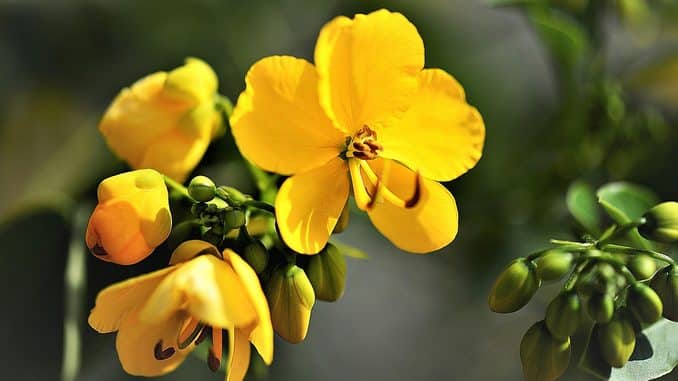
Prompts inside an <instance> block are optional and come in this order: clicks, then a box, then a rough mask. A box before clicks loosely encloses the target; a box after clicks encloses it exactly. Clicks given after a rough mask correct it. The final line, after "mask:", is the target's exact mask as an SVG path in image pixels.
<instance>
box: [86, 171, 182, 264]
mask: <svg viewBox="0 0 678 381" xmlns="http://www.w3.org/2000/svg"><path fill="white" fill-rule="evenodd" d="M97 197H98V198H99V204H98V205H97V206H96V208H95V209H94V212H93V213H92V216H91V217H90V219H89V224H88V225H87V233H86V235H85V241H86V242H87V247H88V248H89V249H90V251H91V252H92V254H94V255H96V256H97V257H98V258H100V259H103V260H104V261H108V262H114V263H118V264H121V265H131V264H134V263H137V262H139V261H141V260H142V259H144V258H146V257H147V256H148V255H149V254H151V253H152V252H153V250H154V249H155V248H156V247H157V246H158V245H160V244H161V243H163V242H164V241H165V240H166V239H167V236H168V235H169V233H170V231H171V230H172V215H171V214H170V209H169V200H168V198H167V188H166V187H165V180H164V178H163V176H162V175H161V174H160V173H158V172H156V171H154V170H152V169H140V170H136V171H131V172H126V173H122V174H119V175H116V176H113V177H109V178H107V179H105V180H104V181H102V182H101V184H99V188H98V190H97Z"/></svg>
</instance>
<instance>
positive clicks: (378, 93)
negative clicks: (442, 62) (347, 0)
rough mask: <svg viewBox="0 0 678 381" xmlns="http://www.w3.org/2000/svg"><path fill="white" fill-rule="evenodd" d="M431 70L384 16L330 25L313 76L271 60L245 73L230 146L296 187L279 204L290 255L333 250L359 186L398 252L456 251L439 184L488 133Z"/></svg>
mask: <svg viewBox="0 0 678 381" xmlns="http://www.w3.org/2000/svg"><path fill="white" fill-rule="evenodd" d="M423 66H424V45H423V42H422V40H421V38H420V37H419V34H418V33H417V30H416V28H415V27H414V25H412V24H411V23H410V22H409V21H408V20H407V19H406V18H405V17H404V16H403V15H401V14H399V13H391V12H389V11H386V10H379V11H376V12H373V13H370V14H368V15H361V14H359V15H356V16H355V18H354V19H349V18H346V17H338V18H335V19H334V20H332V21H331V22H330V23H328V24H327V25H325V27H323V29H322V30H321V32H320V35H319V37H318V41H317V44H316V48H315V66H314V65H312V64H311V63H309V62H307V61H305V60H303V59H298V58H294V57H288V56H273V57H267V58H264V59H262V60H260V61H259V62H257V63H255V64H254V65H253V66H252V68H251V69H250V70H249V72H248V73H247V77H246V80H245V81H246V85H247V87H246V89H245V91H244V92H243V93H242V94H241V95H240V97H239V98H238V102H237V105H236V107H235V110H234V112H233V114H232V116H231V120H230V122H231V126H232V129H233V135H234V136H235V139H236V142H237V144H238V147H239V148H240V150H241V152H242V153H243V155H244V156H245V157H246V158H247V159H249V160H250V161H252V162H254V163H255V164H257V165H258V166H260V167H262V168H263V169H265V170H268V171H272V172H277V173H281V174H284V175H291V177H290V178H288V179H287V180H286V181H285V183H284V184H283V185H282V187H281V189H280V192H279V194H278V197H277V199H276V202H275V204H276V215H277V219H278V225H279V227H280V232H281V235H282V237H283V239H284V241H285V243H287V245H289V246H290V247H291V248H292V249H294V250H296V251H298V252H301V253H306V254H313V253H317V252H318V251H320V250H321V249H322V248H323V247H324V246H325V243H326V242H327V240H328V238H329V236H330V234H331V232H332V230H333V228H334V226H335V224H336V222H337V219H338V217H339V215H340V213H341V211H342V208H343V207H344V204H345V202H346V200H347V198H348V196H349V193H350V188H351V186H352V188H353V195H354V197H355V200H356V203H357V205H358V207H359V208H361V209H362V210H365V211H367V213H368V214H369V216H370V219H371V220H372V222H373V223H374V225H375V226H376V227H377V229H378V230H379V231H381V233H382V234H384V235H385V236H386V237H387V238H388V239H390V240H391V241H392V242H393V243H394V244H395V245H396V246H398V247H400V248H401V249H404V250H407V251H410V252H415V253H425V252H430V251H433V250H436V249H439V248H441V247H443V246H445V245H447V244H448V243H450V242H451V241H452V240H453V239H454V237H455V236H456V234H457V222H458V221H457V220H458V216H457V207H456V204H455V200H454V198H453V197H452V195H451V194H450V193H449V192H448V191H447V189H446V188H445V187H443V186H442V185H441V184H439V183H438V182H437V181H449V180H452V179H454V178H456V177H458V176H460V175H461V174H463V173H465V172H466V171H467V170H469V169H470V168H472V167H473V166H474V165H475V164H476V163H477V162H478V160H479V159H480V156H481V151H482V147H483V142H484V138H485V127H484V124H483V121H482V118H481V116H480V114H479V113H478V112H477V111H476V109H475V108H473V107H471V106H469V105H468V104H467V103H466V101H465V97H464V90H463V88H462V87H461V86H460V85H459V83H457V81H456V80H455V79H454V78H452V77H451V76H450V75H449V74H447V73H446V72H444V71H443V70H440V69H423ZM349 174H350V175H349Z"/></svg>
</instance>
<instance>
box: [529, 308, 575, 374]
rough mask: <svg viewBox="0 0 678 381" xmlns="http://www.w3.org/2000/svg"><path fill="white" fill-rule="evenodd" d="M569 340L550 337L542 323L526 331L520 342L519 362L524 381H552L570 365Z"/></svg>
mask: <svg viewBox="0 0 678 381" xmlns="http://www.w3.org/2000/svg"><path fill="white" fill-rule="evenodd" d="M570 352H571V348H570V338H569V337H568V338H567V339H565V340H561V339H558V338H557V337H554V336H553V335H551V333H550V332H549V330H548V329H547V328H546V324H544V321H543V320H542V321H540V322H537V323H535V324H534V325H533V326H532V327H530V329H528V330H527V332H526V333H525V336H523V340H522V341H521V342H520V360H521V362H522V364H523V374H524V376H525V380H526V381H553V380H556V379H557V378H558V377H560V376H561V375H562V374H563V373H564V372H565V370H566V369H567V366H568V364H569V363H570Z"/></svg>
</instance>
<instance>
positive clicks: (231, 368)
mask: <svg viewBox="0 0 678 381" xmlns="http://www.w3.org/2000/svg"><path fill="white" fill-rule="evenodd" d="M250 352H251V349H250V343H249V341H248V340H247V333H246V332H242V331H241V330H240V329H237V328H233V329H231V330H229V332H228V368H227V370H226V381H242V380H244V379H245V374H247V368H249V366H250Z"/></svg>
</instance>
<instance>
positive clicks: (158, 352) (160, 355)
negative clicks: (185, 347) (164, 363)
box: [153, 340, 176, 361]
mask: <svg viewBox="0 0 678 381" xmlns="http://www.w3.org/2000/svg"><path fill="white" fill-rule="evenodd" d="M175 352H176V350H174V348H172V347H167V348H165V349H162V340H159V341H158V342H157V343H156V344H155V347H154V348H153V356H155V359H156V360H158V361H161V360H167V359H168V358H170V357H172V356H173V355H174V353H175Z"/></svg>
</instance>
